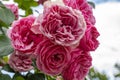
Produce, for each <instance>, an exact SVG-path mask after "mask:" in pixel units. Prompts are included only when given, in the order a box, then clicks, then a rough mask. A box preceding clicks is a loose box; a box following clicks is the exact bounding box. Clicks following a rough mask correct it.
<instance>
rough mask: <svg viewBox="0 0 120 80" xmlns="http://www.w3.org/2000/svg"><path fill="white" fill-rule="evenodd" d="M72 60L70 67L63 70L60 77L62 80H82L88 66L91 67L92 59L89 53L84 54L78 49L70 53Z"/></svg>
mask: <svg viewBox="0 0 120 80" xmlns="http://www.w3.org/2000/svg"><path fill="white" fill-rule="evenodd" d="M71 54H72V60H71V62H70V65H68V67H67V68H66V69H65V70H64V72H63V74H62V76H63V79H64V80H84V78H85V76H86V75H87V73H88V71H89V69H90V66H91V65H92V58H91V56H90V54H89V52H84V51H81V50H79V49H77V50H74V51H73V52H72V53H71Z"/></svg>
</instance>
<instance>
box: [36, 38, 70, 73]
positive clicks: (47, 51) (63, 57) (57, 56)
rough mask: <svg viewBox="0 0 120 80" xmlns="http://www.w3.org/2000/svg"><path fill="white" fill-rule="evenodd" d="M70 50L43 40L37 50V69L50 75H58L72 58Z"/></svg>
mask: <svg viewBox="0 0 120 80" xmlns="http://www.w3.org/2000/svg"><path fill="white" fill-rule="evenodd" d="M69 51H70V50H69V49H68V48H65V47H63V46H60V45H55V44H53V43H52V42H51V41H50V40H48V39H43V41H41V42H40V44H39V45H38V47H37V49H36V54H37V61H36V64H37V67H38V69H39V70H41V71H43V72H44V73H46V74H48V75H58V74H60V73H61V72H62V71H63V70H64V68H65V67H66V66H67V64H68V62H69V60H70V58H71V56H70V53H69Z"/></svg>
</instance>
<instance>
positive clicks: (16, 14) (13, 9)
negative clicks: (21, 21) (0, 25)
mask: <svg viewBox="0 0 120 80" xmlns="http://www.w3.org/2000/svg"><path fill="white" fill-rule="evenodd" d="M5 6H6V7H7V8H8V9H10V10H11V11H12V12H13V13H14V15H15V19H18V6H16V5H15V4H5Z"/></svg>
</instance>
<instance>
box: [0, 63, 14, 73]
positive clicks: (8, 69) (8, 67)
mask: <svg viewBox="0 0 120 80" xmlns="http://www.w3.org/2000/svg"><path fill="white" fill-rule="evenodd" d="M2 69H3V70H5V71H8V72H14V70H13V69H12V68H11V67H10V66H9V64H6V65H4V66H3V68H2Z"/></svg>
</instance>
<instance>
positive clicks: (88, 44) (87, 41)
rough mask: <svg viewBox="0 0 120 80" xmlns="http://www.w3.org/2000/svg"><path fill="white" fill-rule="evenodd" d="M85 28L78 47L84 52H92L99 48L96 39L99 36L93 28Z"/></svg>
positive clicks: (90, 26)
mask: <svg viewBox="0 0 120 80" xmlns="http://www.w3.org/2000/svg"><path fill="white" fill-rule="evenodd" d="M87 27H88V28H87V29H86V32H85V35H84V36H83V38H82V39H81V40H80V44H79V46H78V47H79V48H81V49H83V50H85V51H94V50H95V49H96V48H97V47H98V46H99V41H98V40H97V38H98V36H99V35H100V34H99V32H98V31H97V29H96V28H95V27H94V26H92V25H88V26H87Z"/></svg>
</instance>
